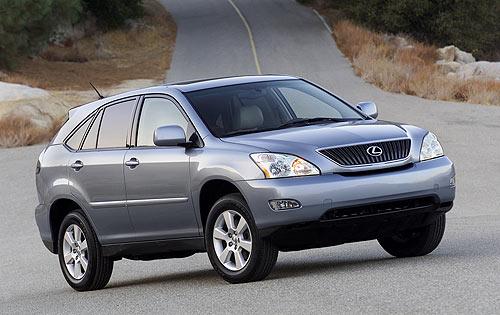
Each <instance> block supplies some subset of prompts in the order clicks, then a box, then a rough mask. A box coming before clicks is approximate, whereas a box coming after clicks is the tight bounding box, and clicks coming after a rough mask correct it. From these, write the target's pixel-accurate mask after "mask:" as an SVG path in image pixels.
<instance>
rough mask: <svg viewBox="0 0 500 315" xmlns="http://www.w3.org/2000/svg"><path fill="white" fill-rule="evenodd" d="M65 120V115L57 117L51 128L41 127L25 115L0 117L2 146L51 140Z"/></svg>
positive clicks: (16, 145) (0, 145) (0, 143)
mask: <svg viewBox="0 0 500 315" xmlns="http://www.w3.org/2000/svg"><path fill="white" fill-rule="evenodd" d="M64 121H65V117H63V118H59V119H55V120H54V121H53V122H52V125H51V126H50V127H49V128H40V127H38V126H36V125H35V124H33V123H32V122H31V120H30V119H28V118H25V117H20V116H5V117H2V118H1V119H0V147H6V148H12V147H20V146H26V145H32V144H37V143H41V142H46V141H49V140H50V139H52V137H53V136H54V135H55V134H56V132H57V131H58V130H59V128H61V126H62V124H63V123H64Z"/></svg>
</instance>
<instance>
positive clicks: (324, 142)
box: [222, 120, 408, 153]
mask: <svg viewBox="0 0 500 315" xmlns="http://www.w3.org/2000/svg"><path fill="white" fill-rule="evenodd" d="M407 137H408V134H407V131H406V130H405V128H403V127H402V126H401V125H400V124H397V123H391V122H385V121H376V120H361V121H350V122H341V123H329V124H315V125H309V126H300V127H293V128H287V129H279V130H273V131H266V132H258V133H253V134H247V135H241V136H235V137H227V138H223V139H222V140H223V141H225V142H230V143H238V144H244V145H249V146H253V147H259V148H262V149H265V150H269V151H272V152H284V153H294V152H300V151H303V150H305V149H313V150H314V149H318V148H323V147H332V146H343V145H351V144H356V143H366V142H378V141H384V140H390V139H398V138H407Z"/></svg>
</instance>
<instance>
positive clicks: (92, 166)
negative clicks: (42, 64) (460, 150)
mask: <svg viewBox="0 0 500 315" xmlns="http://www.w3.org/2000/svg"><path fill="white" fill-rule="evenodd" d="M69 116H70V118H69V120H68V121H67V122H66V124H64V126H63V127H62V128H61V130H60V131H59V132H58V134H57V135H56V136H55V138H54V139H53V140H52V142H51V143H50V144H49V145H48V146H47V147H46V148H45V149H44V150H43V152H42V153H41V154H40V157H39V161H38V164H37V168H36V184H37V190H38V198H39V201H40V205H39V206H38V207H37V208H36V215H35V216H36V222H37V225H38V228H39V230H40V235H41V238H42V240H43V242H44V244H45V246H46V247H47V248H48V249H49V250H50V251H51V252H52V253H55V254H58V256H59V263H60V266H61V269H62V272H63V274H64V276H65V278H66V280H67V282H68V283H69V284H70V285H71V286H72V287H73V288H74V289H76V290H79V291H84V290H95V289H100V288H103V287H104V286H105V285H106V284H107V283H108V281H109V279H110V277H111V273H112V270H113V263H114V261H116V260H119V259H122V258H127V259H136V260H151V259H163V258H181V257H187V256H190V255H193V254H194V253H197V252H204V251H206V252H208V257H209V259H210V262H211V263H212V265H213V267H214V269H215V270H216V271H217V272H218V273H219V274H220V275H221V276H222V278H224V279H225V280H227V281H228V282H231V283H238V282H246V281H256V280H260V279H263V278H264V277H266V276H267V275H268V274H269V273H270V272H271V270H272V268H273V266H274V265H275V263H276V259H277V257H278V251H293V250H301V249H306V248H315V247H323V246H332V245H338V244H342V243H346V242H357V241H364V240H371V239H378V241H379V243H380V244H381V245H382V247H383V248H384V249H385V250H386V251H387V252H388V253H389V254H391V255H393V256H396V257H408V256H420V255H425V254H428V253H430V252H431V251H433V250H434V249H435V248H436V247H437V246H438V244H439V242H440V241H441V238H442V236H443V233H444V229H445V213H446V212H447V211H448V210H450V209H451V208H452V205H453V199H454V197H455V170H454V167H453V163H452V162H451V161H450V160H449V159H448V158H447V157H446V156H444V155H443V149H442V148H441V145H440V144H439V142H438V140H437V138H436V136H435V135H434V134H432V133H430V132H428V131H427V130H424V129H421V128H418V127H415V126H411V125H406V124H398V123H390V122H384V121H379V120H377V119H376V117H377V109H376V107H375V105H374V104H373V103H370V102H364V103H359V104H358V105H357V106H351V105H349V104H348V103H347V102H345V101H344V100H342V99H340V98H339V97H337V96H335V95H333V94H331V93H330V92H328V91H326V90H324V89H322V88H320V87H318V86H316V85H314V84H313V83H310V82H308V81H306V80H303V79H299V78H294V77H288V76H247V77H233V78H223V79H213V80H205V81H197V82H186V83H178V84H172V85H167V86H159V87H153V88H147V89H143V90H138V91H133V92H129V93H124V94H120V95H116V96H113V97H109V98H105V99H102V100H99V101H96V102H93V103H90V104H87V105H84V106H80V107H78V108H75V109H73V110H71V111H70V114H69Z"/></svg>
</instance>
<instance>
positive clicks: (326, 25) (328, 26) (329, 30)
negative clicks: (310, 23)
mask: <svg viewBox="0 0 500 315" xmlns="http://www.w3.org/2000/svg"><path fill="white" fill-rule="evenodd" d="M313 11H314V13H316V15H317V16H318V18H319V19H320V20H321V22H322V23H323V25H324V26H325V27H326V29H327V30H328V32H330V34H332V33H333V31H332V28H331V27H330V25H328V23H326V21H325V18H324V17H323V16H322V15H321V14H319V12H318V11H316V9H313Z"/></svg>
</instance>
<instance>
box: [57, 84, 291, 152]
mask: <svg viewBox="0 0 500 315" xmlns="http://www.w3.org/2000/svg"><path fill="white" fill-rule="evenodd" d="M292 79H298V78H296V77H292V76H287V75H251V76H234V77H223V78H211V79H201V80H194V81H186V82H176V83H168V84H165V85H159V86H153V87H148V88H143V89H138V90H133V91H128V92H125V93H120V94H116V95H112V96H108V97H105V98H102V99H99V100H97V101H94V102H91V103H88V104H83V105H80V106H76V107H73V108H72V109H70V111H69V120H68V121H67V122H66V124H64V126H63V127H62V128H61V130H59V132H58V134H57V135H56V137H55V138H54V140H53V142H54V143H60V142H61V141H62V140H63V139H64V138H65V137H66V136H67V135H68V134H69V133H70V132H71V131H72V130H73V129H74V128H75V127H76V126H77V125H78V124H79V122H81V121H82V120H83V119H85V118H86V117H87V116H88V115H90V114H91V113H92V112H94V111H95V110H97V109H98V108H100V107H101V106H103V105H105V104H108V103H111V102H113V101H116V100H120V99H123V98H127V97H133V96H137V95H142V94H154V93H164V92H168V90H169V89H175V90H178V91H180V92H183V93H185V92H192V91H197V90H205V89H211V88H216V87H222V86H229V85H236V84H244V83H252V82H266V81H277V80H292Z"/></svg>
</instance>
